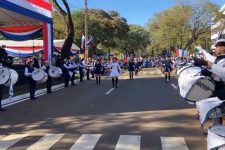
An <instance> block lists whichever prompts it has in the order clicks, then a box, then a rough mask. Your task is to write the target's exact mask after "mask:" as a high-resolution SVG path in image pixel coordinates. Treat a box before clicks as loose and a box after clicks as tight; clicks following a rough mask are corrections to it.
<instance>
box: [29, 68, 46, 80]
mask: <svg viewBox="0 0 225 150" xmlns="http://www.w3.org/2000/svg"><path fill="white" fill-rule="evenodd" d="M44 77H45V72H44V71H43V70H42V69H36V70H34V71H33V72H32V78H33V79H34V80H35V81H40V80H42V79H43V78H44Z"/></svg>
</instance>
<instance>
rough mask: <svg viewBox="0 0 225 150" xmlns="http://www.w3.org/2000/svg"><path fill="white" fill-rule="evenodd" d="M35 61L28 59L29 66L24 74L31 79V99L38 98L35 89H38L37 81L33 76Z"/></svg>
mask: <svg viewBox="0 0 225 150" xmlns="http://www.w3.org/2000/svg"><path fill="white" fill-rule="evenodd" d="M33 64H34V62H33V61H31V60H30V61H28V62H27V66H26V67H25V72H24V75H25V76H26V77H28V80H29V89H30V99H31V100H34V99H36V97H35V89H36V81H34V80H33V78H32V77H31V76H32V72H33V71H34V69H35V68H34V66H33Z"/></svg>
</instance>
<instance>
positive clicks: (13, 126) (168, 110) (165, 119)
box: [0, 69, 206, 150]
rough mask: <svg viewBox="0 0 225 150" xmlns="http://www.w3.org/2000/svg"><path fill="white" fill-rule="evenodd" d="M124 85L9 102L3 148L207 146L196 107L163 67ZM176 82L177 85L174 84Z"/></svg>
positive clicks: (106, 83)
mask: <svg viewBox="0 0 225 150" xmlns="http://www.w3.org/2000/svg"><path fill="white" fill-rule="evenodd" d="M128 78H129V77H128V75H127V72H125V73H124V74H123V75H122V76H121V77H120V81H119V87H118V88H117V89H114V90H111V87H112V85H111V80H109V79H107V78H106V79H104V80H103V81H102V84H101V85H96V84H95V80H92V81H85V82H84V83H81V84H78V85H75V86H73V87H69V88H66V89H61V90H59V91H56V92H54V93H52V94H50V95H43V96H41V97H38V99H37V100H35V101H25V102H22V103H19V104H15V105H13V106H10V107H6V109H7V111H6V112H0V150H2V149H6V148H9V149H10V150H24V149H27V148H28V149H29V150H42V149H51V150H69V149H72V150H92V149H94V150H161V149H163V150H188V149H189V150H205V149H206V136H205V135H203V133H202V131H201V129H200V125H199V122H198V120H197V119H196V116H195V114H196V111H195V108H194V107H193V106H192V105H189V104H188V103H187V102H185V101H184V100H182V99H181V98H180V96H179V93H178V90H177V89H176V82H175V81H176V79H174V78H173V79H172V82H171V83H166V82H165V81H164V78H163V77H162V73H161V72H160V71H159V70H157V69H145V70H143V71H142V72H140V73H139V75H138V76H137V77H135V80H132V81H131V80H129V79H128ZM171 84H172V85H171Z"/></svg>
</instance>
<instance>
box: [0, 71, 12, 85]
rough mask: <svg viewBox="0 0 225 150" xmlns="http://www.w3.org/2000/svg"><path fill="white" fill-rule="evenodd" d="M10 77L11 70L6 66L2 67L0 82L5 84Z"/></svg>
mask: <svg viewBox="0 0 225 150" xmlns="http://www.w3.org/2000/svg"><path fill="white" fill-rule="evenodd" d="M9 78H10V70H9V69H8V68H6V67H1V68H0V84H5V83H6V82H7V81H8V80H9Z"/></svg>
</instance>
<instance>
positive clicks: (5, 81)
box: [0, 67, 18, 86]
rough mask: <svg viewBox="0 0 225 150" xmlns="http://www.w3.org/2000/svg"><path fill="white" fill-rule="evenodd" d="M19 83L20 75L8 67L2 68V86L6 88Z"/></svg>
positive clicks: (0, 70) (0, 73)
mask: <svg viewBox="0 0 225 150" xmlns="http://www.w3.org/2000/svg"><path fill="white" fill-rule="evenodd" d="M17 81H18V73H17V72H16V71H15V70H13V69H9V68H7V67H1V68H0V84H1V85H5V86H10V82H12V85H14V84H16V82H17Z"/></svg>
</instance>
